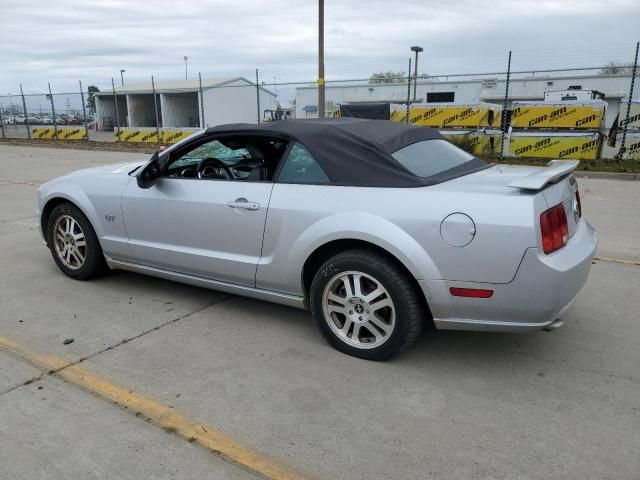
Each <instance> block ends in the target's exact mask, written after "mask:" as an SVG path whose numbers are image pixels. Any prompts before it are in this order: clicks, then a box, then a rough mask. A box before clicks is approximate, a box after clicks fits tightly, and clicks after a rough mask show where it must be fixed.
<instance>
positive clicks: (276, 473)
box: [0, 336, 309, 480]
mask: <svg viewBox="0 0 640 480" xmlns="http://www.w3.org/2000/svg"><path fill="white" fill-rule="evenodd" d="M0 350H2V351H4V352H6V353H8V354H9V355H11V356H13V357H15V358H18V359H20V360H22V361H24V362H27V363H29V364H31V365H33V366H35V367H37V368H39V369H41V370H44V371H46V372H48V373H50V374H51V375H54V376H56V377H59V378H61V379H63V380H65V381H66V382H68V383H70V384H73V385H75V386H77V387H80V388H82V389H83V390H86V391H88V392H90V393H93V394H95V395H97V396H99V397H101V398H103V399H106V400H109V401H111V402H113V403H115V404H116V405H118V406H120V407H123V408H125V409H126V410H127V411H128V412H129V413H132V414H135V415H136V416H142V417H143V418H146V419H148V420H149V421H150V422H151V423H154V424H155V425H158V426H160V427H162V428H163V429H164V430H165V431H167V432H169V433H175V434H176V435H178V436H180V437H182V438H183V439H185V440H188V441H189V442H191V443H198V444H200V445H201V446H203V447H205V448H207V449H208V450H210V451H211V452H212V453H215V454H216V455H218V456H220V457H222V458H223V459H225V460H227V461H230V462H231V463H234V464H236V465H237V466H239V467H241V468H243V469H245V470H248V471H249V472H252V473H254V474H258V475H260V476H262V477H263V478H268V479H273V480H301V479H303V478H309V477H308V476H306V475H305V476H303V475H302V474H300V473H299V472H296V471H294V470H293V469H291V468H290V467H288V466H286V465H283V464H281V463H279V462H278V461H277V460H275V459H273V458H270V457H268V456H266V455H264V454H262V453H259V452H257V451H255V450H253V449H252V448H251V447H249V446H247V445H245V444H243V443H241V442H239V441H237V440H234V439H233V438H231V437H229V436H227V435H225V434H223V433H221V432H219V431H218V430H216V429H215V428H212V427H209V426H206V425H202V424H200V423H198V422H196V421H194V420H192V419H190V418H188V417H186V416H183V415H181V414H180V413H178V412H176V410H175V409H173V408H169V407H167V406H164V405H161V404H159V403H157V402H155V401H154V400H151V399H150V398H147V397H145V396H143V395H140V394H138V393H135V392H134V391H132V390H130V389H127V388H123V387H120V386H118V385H114V384H113V383H111V382H109V381H108V380H106V379H104V378H102V377H100V376H98V375H96V374H94V373H92V372H90V371H88V370H86V369H83V368H81V367H80V366H79V365H78V364H71V363H70V362H67V361H65V360H63V359H61V358H58V357H52V356H48V355H41V354H38V353H35V352H32V351H30V350H29V349H27V348H25V347H23V346H21V345H19V344H17V343H15V342H13V341H12V340H9V339H7V338H4V337H2V336H0Z"/></svg>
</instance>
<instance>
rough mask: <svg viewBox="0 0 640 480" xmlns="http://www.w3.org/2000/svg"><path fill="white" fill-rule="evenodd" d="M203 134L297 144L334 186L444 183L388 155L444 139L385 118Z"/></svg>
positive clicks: (235, 128)
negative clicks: (265, 136)
mask: <svg viewBox="0 0 640 480" xmlns="http://www.w3.org/2000/svg"><path fill="white" fill-rule="evenodd" d="M206 133H207V134H210V133H272V134H277V135H282V136H285V137H288V138H292V139H294V140H297V141H299V142H300V143H302V144H303V145H304V146H305V147H306V148H307V149H308V150H309V152H310V153H311V155H313V157H314V158H315V159H316V160H317V161H318V163H320V165H321V166H322V169H323V170H324V171H325V173H326V174H327V176H328V177H329V179H330V180H331V183H332V184H334V185H352V186H367V187H419V186H425V185H433V184H435V183H439V182H440V181H442V179H435V178H422V177H417V176H416V175H414V174H412V173H411V172H410V171H409V170H407V169H406V168H405V167H403V166H402V165H401V164H400V163H399V162H398V161H396V160H395V159H394V158H393V157H392V156H391V154H392V153H393V152H395V151H396V150H398V149H400V148H402V147H405V146H407V145H411V144H412V143H415V142H419V141H422V140H431V139H436V138H437V139H441V138H443V137H442V135H440V132H438V131H437V130H434V129H432V128H426V127H418V126H414V125H406V124H402V123H397V122H391V121H386V120H367V119H360V118H338V119H315V120H281V121H277V122H272V123H266V124H262V125H251V124H234V125H221V126H218V127H212V128H209V129H207V132H206ZM478 161H480V162H482V161H481V160H478ZM482 165H484V162H482Z"/></svg>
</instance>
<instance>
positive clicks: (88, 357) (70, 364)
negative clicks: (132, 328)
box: [0, 295, 235, 396]
mask: <svg viewBox="0 0 640 480" xmlns="http://www.w3.org/2000/svg"><path fill="white" fill-rule="evenodd" d="M234 297H235V295H226V296H224V297H222V298H220V299H218V300H214V301H213V302H211V303H209V304H207V305H205V306H204V307H202V308H198V309H197V310H193V311H192V312H188V313H185V314H184V315H180V316H179V317H176V318H173V319H171V320H168V321H166V322H164V323H161V324H160V325H156V326H155V327H152V328H149V329H148V330H144V331H142V332H140V333H138V334H136V335H133V336H131V337H127V338H124V339H122V340H120V341H119V342H117V343H114V344H113V345H109V346H107V347H105V348H103V349H101V350H98V351H97V352H94V353H91V354H89V355H85V356H84V357H80V358H78V359H77V360H74V361H73V362H68V363H65V364H64V365H62V366H60V367H58V368H55V369H53V370H48V371H43V372H41V373H40V374H39V375H36V376H35V377H32V378H30V379H28V380H26V381H24V382H21V383H18V384H17V385H13V386H12V387H9V388H8V389H5V390H3V391H0V396H2V395H6V394H7V393H10V392H12V391H14V390H17V389H18V388H21V387H25V386H27V385H31V384H32V383H34V382H37V381H39V380H42V379H43V378H44V377H45V376H47V375H55V374H56V373H59V372H61V371H62V370H64V369H66V368H69V367H73V366H74V365H79V364H81V363H83V362H86V361H87V360H91V359H92V358H95V357H97V356H98V355H102V354H103V353H106V352H110V351H111V350H114V349H116V348H118V347H120V346H122V345H125V344H127V343H129V342H132V341H134V340H137V339H139V338H141V337H144V336H145V335H148V334H150V333H153V332H157V331H158V330H161V329H162V328H164V327H167V326H169V325H173V324H174V323H177V322H179V321H180V320H184V319H185V318H188V317H190V316H191V315H195V314H196V313H200V312H202V311H204V310H206V309H207V308H210V307H213V306H214V305H218V304H220V303H223V302H226V301H227V300H229V299H232V298H234ZM0 351H4V350H3V349H2V348H0ZM5 353H6V354H7V355H10V356H12V357H13V358H17V359H18V360H20V361H22V362H25V359H24V358H20V357H16V356H14V355H11V352H8V351H5ZM25 363H28V362H25ZM35 366H36V367H38V366H37V365H35ZM38 368H39V367H38Z"/></svg>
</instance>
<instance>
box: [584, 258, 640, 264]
mask: <svg viewBox="0 0 640 480" xmlns="http://www.w3.org/2000/svg"><path fill="white" fill-rule="evenodd" d="M593 259H594V260H599V261H601V262H611V263H624V264H625V265H640V260H625V259H624V258H611V257H593Z"/></svg>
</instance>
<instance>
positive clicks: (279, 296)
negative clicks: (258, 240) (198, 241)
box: [105, 255, 307, 310]
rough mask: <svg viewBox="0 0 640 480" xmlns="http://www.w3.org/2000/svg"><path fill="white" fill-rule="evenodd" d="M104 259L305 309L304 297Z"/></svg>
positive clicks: (134, 269)
mask: <svg viewBox="0 0 640 480" xmlns="http://www.w3.org/2000/svg"><path fill="white" fill-rule="evenodd" d="M105 260H106V261H107V264H108V265H109V268H111V269H118V270H128V271H130V272H135V273H142V274H144V275H150V276H153V277H158V278H164V279H165V280H172V281H174V282H179V283H186V284H189V285H194V286H196V287H203V288H208V289H210V290H217V291H220V292H225V293H231V294H233V295H239V296H242V297H250V298H255V299H258V300H264V301H267V302H272V303H279V304H280V305H286V306H288V307H294V308H299V309H302V310H306V309H307V307H306V306H305V304H304V298H303V297H298V296H296V295H289V294H286V293H280V292H273V291H270V290H260V289H258V288H252V287H247V286H245V285H236V284H234V283H227V282H219V281H217V280H210V279H208V278H204V277H197V276H194V275H187V274H184V273H178V272H172V271H170V270H163V269H161V268H155V267H149V266H146V265H140V264H137V263H131V262H124V261H122V260H114V259H113V258H109V257H108V256H106V255H105Z"/></svg>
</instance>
